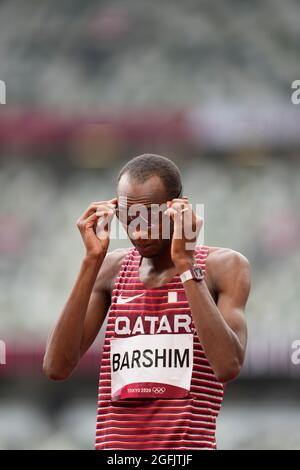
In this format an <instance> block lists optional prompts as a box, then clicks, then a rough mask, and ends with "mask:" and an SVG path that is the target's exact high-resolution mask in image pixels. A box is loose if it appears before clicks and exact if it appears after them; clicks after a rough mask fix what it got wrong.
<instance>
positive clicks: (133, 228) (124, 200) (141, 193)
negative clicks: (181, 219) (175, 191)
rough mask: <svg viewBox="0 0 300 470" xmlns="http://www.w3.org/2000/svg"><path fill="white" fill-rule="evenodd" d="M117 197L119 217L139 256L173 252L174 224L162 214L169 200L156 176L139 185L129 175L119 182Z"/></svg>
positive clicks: (147, 256) (150, 256)
mask: <svg viewBox="0 0 300 470" xmlns="http://www.w3.org/2000/svg"><path fill="white" fill-rule="evenodd" d="M117 195H118V213H117V215H118V217H119V220H120V221H121V223H122V224H123V226H124V228H125V230H126V232H127V234H128V237H129V239H130V241H131V243H132V244H133V245H134V246H135V247H136V248H137V250H138V251H139V253H140V254H141V255H142V256H144V257H145V258H152V257H154V256H157V255H159V253H161V252H162V251H164V250H166V249H170V243H171V239H172V233H173V225H172V222H171V223H170V219H169V218H168V217H167V216H164V215H163V214H162V212H163V211H164V210H166V209H167V206H166V202H167V201H168V200H169V198H168V195H167V192H166V189H165V187H164V184H163V182H162V181H161V179H160V178H159V177H158V176H153V177H151V178H149V179H148V180H147V181H145V182H144V183H137V182H135V181H133V180H132V179H130V178H129V177H128V176H127V175H126V174H125V175H123V176H122V178H121V179H120V181H119V185H118V191H117ZM139 209H140V210H139ZM165 227H168V228H167V230H165Z"/></svg>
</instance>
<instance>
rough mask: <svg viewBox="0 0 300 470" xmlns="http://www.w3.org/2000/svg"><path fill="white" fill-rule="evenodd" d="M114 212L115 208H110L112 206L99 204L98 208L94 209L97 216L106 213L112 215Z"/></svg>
mask: <svg viewBox="0 0 300 470" xmlns="http://www.w3.org/2000/svg"><path fill="white" fill-rule="evenodd" d="M115 212H116V210H115V209H112V208H110V207H105V206H101V207H100V208H98V209H97V210H96V215H97V216H98V217H102V216H103V215H108V214H109V215H114V214H115Z"/></svg>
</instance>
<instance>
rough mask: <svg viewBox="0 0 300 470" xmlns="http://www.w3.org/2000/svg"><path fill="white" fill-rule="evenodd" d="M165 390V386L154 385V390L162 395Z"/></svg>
mask: <svg viewBox="0 0 300 470" xmlns="http://www.w3.org/2000/svg"><path fill="white" fill-rule="evenodd" d="M165 391H166V388H165V387H152V392H153V393H157V394H158V395H162V394H163V393H165Z"/></svg>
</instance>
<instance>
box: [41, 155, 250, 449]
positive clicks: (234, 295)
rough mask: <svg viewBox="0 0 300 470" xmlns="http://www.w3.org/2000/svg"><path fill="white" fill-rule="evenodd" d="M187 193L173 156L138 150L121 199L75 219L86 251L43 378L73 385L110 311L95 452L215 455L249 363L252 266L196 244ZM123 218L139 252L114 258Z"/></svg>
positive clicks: (196, 223)
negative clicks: (228, 394)
mask: <svg viewBox="0 0 300 470" xmlns="http://www.w3.org/2000/svg"><path fill="white" fill-rule="evenodd" d="M181 193H182V185H181V177H180V173H179V170H178V168H177V167H176V165H175V164H174V163H173V162H172V161H171V160H169V159H167V158H165V157H161V156H158V155H149V154H147V155H141V156H138V157H136V158H134V159H132V160H130V161H129V162H128V163H127V164H126V165H125V166H124V168H123V169H122V170H121V172H120V175H119V179H118V188H117V198H114V199H111V200H109V201H100V202H94V203H93V204H91V206H90V207H89V208H88V209H87V211H86V212H85V213H84V214H83V215H82V217H80V219H79V220H78V222H77V225H78V227H79V230H80V233H81V236H82V238H83V242H84V244H85V248H86V253H85V256H84V259H83V261H82V265H81V268H80V272H79V275H78V278H77V280H76V283H75V285H74V288H73V290H72V292H71V294H70V296H69V299H68V301H67V303H66V305H65V307H64V309H63V311H62V313H61V315H60V317H59V319H58V321H57V324H56V326H55V328H54V330H53V331H52V333H51V335H50V337H49V339H48V343H47V348H46V353H45V357H44V371H45V373H46V375H47V376H48V377H49V378H51V379H54V380H60V379H65V378H67V377H68V376H69V375H70V373H71V372H72V370H73V369H74V367H75V366H76V364H77V363H78V361H79V360H80V358H81V357H82V356H83V354H84V353H85V352H86V351H87V350H88V348H89V347H90V346H91V344H92V343H93V341H94V339H95V337H96V335H97V333H98V332H99V329H100V327H101V325H102V323H103V321H104V319H105V316H106V313H107V312H108V311H109V315H108V321H107V328H106V334H105V341H104V347H103V354H102V363H101V370H100V380H99V401H98V417H97V431H96V449H114V450H116V449H124V450H125V449H128V450H132V449H151V450H158V449H215V448H216V440H215V429H216V418H217V416H218V413H219V410H220V407H221V402H222V398H223V390H224V384H225V383H226V382H228V381H230V380H233V379H234V378H235V377H237V375H238V374H239V372H240V370H241V367H242V364H243V361H244V356H245V348H246V342H247V329H246V322H245V317H244V309H245V305H246V302H247V298H248V295H249V289H250V268H249V263H248V261H247V259H246V258H245V257H244V256H243V255H241V254H240V253H237V252H236V251H233V250H231V249H227V248H218V247H208V246H205V245H201V246H197V245H196V240H197V236H198V234H199V231H200V230H201V225H202V220H201V219H200V218H199V217H197V216H196V214H195V212H194V211H193V209H192V207H191V205H190V204H189V202H188V199H187V197H182V194H181ZM157 207H158V208H159V211H156V212H155V216H156V218H155V217H154V219H155V220H154V222H153V221H152V220H151V216H152V215H153V214H152V210H153V209H154V208H156V209H157ZM132 208H138V209H140V210H138V211H135V212H134V214H133V215H132V212H133V211H131V209H132ZM142 208H143V209H146V216H145V212H143V213H142V210H141V209H142ZM149 209H150V219H149V220H148V219H147V220H145V217H147V211H148V210H149ZM115 214H116V215H117V217H118V218H119V220H120V221H121V223H122V224H123V226H124V227H125V228H126V230H127V233H128V236H129V238H130V240H131V242H132V244H133V247H132V248H130V249H117V250H115V251H113V252H110V253H107V250H108V245H109V231H110V223H111V220H112V217H113V216H114V215H115ZM137 214H139V216H141V218H140V217H139V216H138V217H139V219H140V220H139V224H135V222H136V220H137ZM141 214H142V215H141ZM157 217H158V218H157ZM141 221H142V223H140V222H141ZM143 221H145V223H143ZM149 221H150V223H149ZM167 221H169V222H170V223H169V231H168V230H165V225H166V222H167ZM99 223H100V226H101V223H102V229H101V234H100V235H99V234H98V236H97V233H98V230H97V226H98V229H99ZM155 228H156V229H157V230H156V233H155V236H154V235H153V233H154V232H155V230H153V229H155ZM189 234H191V235H189Z"/></svg>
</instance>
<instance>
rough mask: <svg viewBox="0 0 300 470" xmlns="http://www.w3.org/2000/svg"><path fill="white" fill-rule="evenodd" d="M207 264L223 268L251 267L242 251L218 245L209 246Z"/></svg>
mask: <svg viewBox="0 0 300 470" xmlns="http://www.w3.org/2000/svg"><path fill="white" fill-rule="evenodd" d="M207 248H208V254H207V260H206V263H207V266H209V265H212V266H214V267H219V268H222V269H228V268H229V269H230V268H231V269H232V268H237V267H245V266H248V267H250V263H249V260H248V259H247V258H246V256H245V255H243V254H242V253H240V252H238V251H235V250H232V249H231V248H223V247H218V246H208V247H207Z"/></svg>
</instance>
